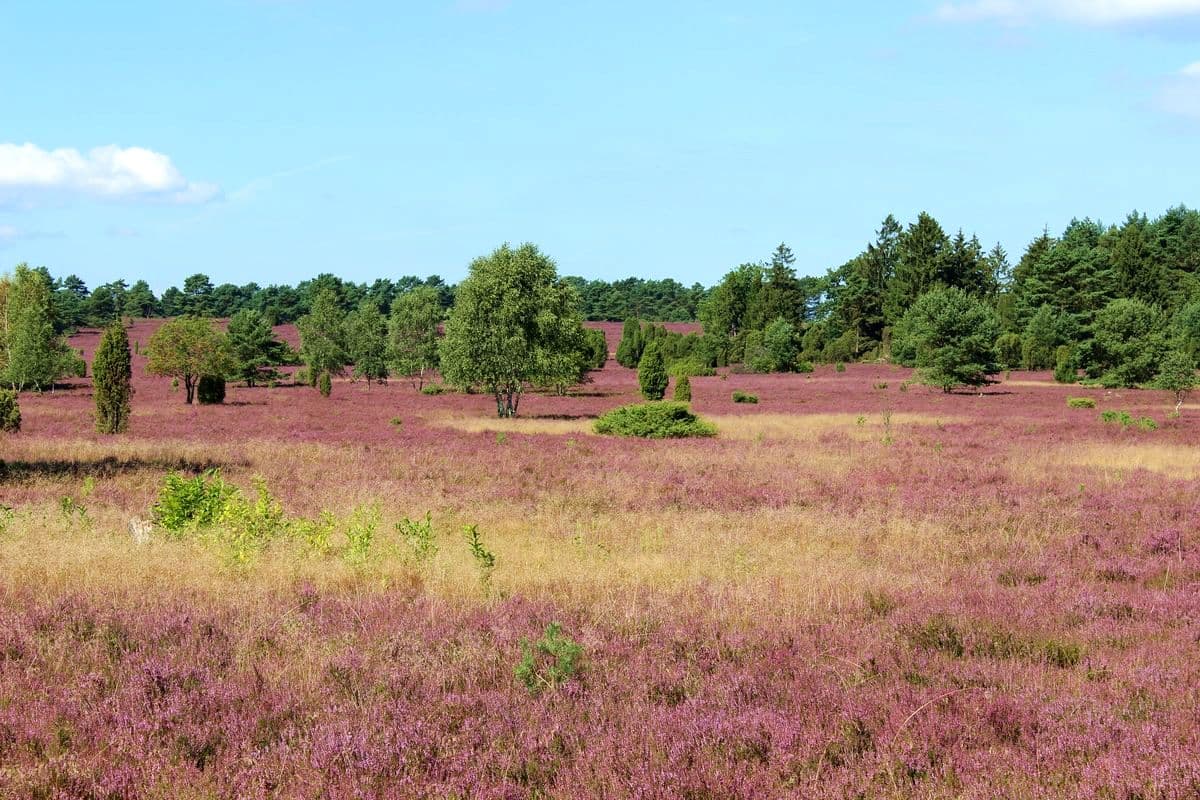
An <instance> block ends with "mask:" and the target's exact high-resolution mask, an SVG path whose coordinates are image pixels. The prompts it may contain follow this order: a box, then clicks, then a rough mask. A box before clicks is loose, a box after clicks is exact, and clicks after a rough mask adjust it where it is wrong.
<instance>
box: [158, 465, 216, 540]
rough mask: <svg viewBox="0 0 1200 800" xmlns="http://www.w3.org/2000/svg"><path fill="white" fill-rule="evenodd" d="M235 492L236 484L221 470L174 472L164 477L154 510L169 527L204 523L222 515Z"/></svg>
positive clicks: (172, 529)
mask: <svg viewBox="0 0 1200 800" xmlns="http://www.w3.org/2000/svg"><path fill="white" fill-rule="evenodd" d="M236 492H237V487H235V486H232V485H230V484H228V483H226V482H225V481H224V480H223V479H222V478H221V472H220V470H215V469H210V470H207V471H205V472H204V473H202V474H200V475H197V476H196V477H194V478H185V477H183V476H182V475H180V474H179V473H177V472H172V473H170V474H169V475H167V477H166V478H164V479H163V486H162V489H160V490H159V492H158V502H156V503H155V504H154V507H153V509H151V513H152V514H153V516H154V521H155V522H157V523H158V524H159V525H161V526H163V527H164V528H166V529H167V530H169V531H174V532H178V531H182V530H183V529H184V528H187V527H189V526H195V527H204V526H207V525H212V524H213V523H215V522H216V521H217V520H218V519H220V517H221V512H222V511H223V510H224V508H225V503H226V501H227V500H228V499H229V498H231V497H232V496H233V495H234V493H236Z"/></svg>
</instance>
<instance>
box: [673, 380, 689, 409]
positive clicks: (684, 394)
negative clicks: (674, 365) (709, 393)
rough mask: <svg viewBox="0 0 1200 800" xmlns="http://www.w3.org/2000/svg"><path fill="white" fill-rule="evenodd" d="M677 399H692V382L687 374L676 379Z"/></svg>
mask: <svg viewBox="0 0 1200 800" xmlns="http://www.w3.org/2000/svg"><path fill="white" fill-rule="evenodd" d="M675 400H676V401H677V402H680V403H690V402H691V401H692V382H691V380H690V379H689V378H688V376H687V375H681V376H680V377H679V378H677V379H676V381H675Z"/></svg>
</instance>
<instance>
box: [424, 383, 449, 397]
mask: <svg viewBox="0 0 1200 800" xmlns="http://www.w3.org/2000/svg"><path fill="white" fill-rule="evenodd" d="M448 391H450V390H449V389H447V388H446V386H445V384H441V383H427V384H425V385H424V386H422V387H421V394H427V395H438V394H445V393H446V392H448Z"/></svg>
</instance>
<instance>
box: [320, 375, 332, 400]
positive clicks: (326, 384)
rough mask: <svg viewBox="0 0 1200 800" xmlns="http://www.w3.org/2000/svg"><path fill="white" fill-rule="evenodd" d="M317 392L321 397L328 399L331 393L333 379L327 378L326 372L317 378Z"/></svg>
mask: <svg viewBox="0 0 1200 800" xmlns="http://www.w3.org/2000/svg"><path fill="white" fill-rule="evenodd" d="M317 391H318V392H320V393H321V396H322V397H329V395H330V394H332V393H333V379H332V378H330V377H329V373H328V372H322V373H321V376H320V377H319V378H317Z"/></svg>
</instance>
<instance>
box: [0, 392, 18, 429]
mask: <svg viewBox="0 0 1200 800" xmlns="http://www.w3.org/2000/svg"><path fill="white" fill-rule="evenodd" d="M19 430H21V407H20V405H18V403H17V393H16V392H14V391H13V390H12V389H0V431H4V432H5V433H16V432H17V431H19Z"/></svg>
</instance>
